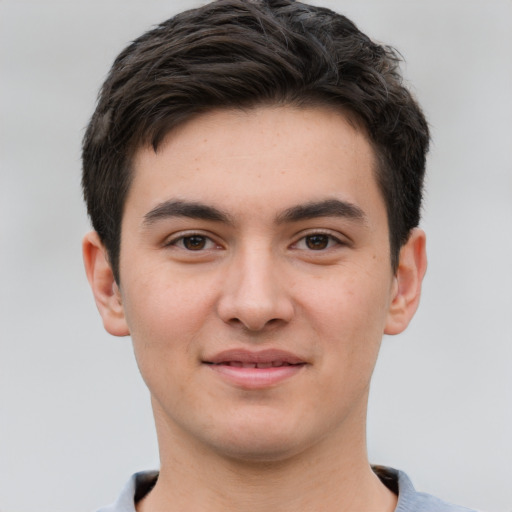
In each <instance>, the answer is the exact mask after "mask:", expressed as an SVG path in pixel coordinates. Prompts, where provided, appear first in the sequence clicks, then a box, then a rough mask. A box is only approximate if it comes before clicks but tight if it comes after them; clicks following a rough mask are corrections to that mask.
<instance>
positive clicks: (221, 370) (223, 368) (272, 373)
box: [208, 364, 305, 389]
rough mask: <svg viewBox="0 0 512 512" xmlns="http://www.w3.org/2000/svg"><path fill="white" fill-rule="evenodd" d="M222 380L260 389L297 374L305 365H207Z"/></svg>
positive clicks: (246, 387)
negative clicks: (253, 366) (264, 366)
mask: <svg viewBox="0 0 512 512" xmlns="http://www.w3.org/2000/svg"><path fill="white" fill-rule="evenodd" d="M208 366H209V367H210V368H211V369H212V370H213V371H214V372H216V373H218V374H219V375H220V376H221V377H222V378H223V379H224V380H227V381H228V382H230V383H231V384H234V385H236V386H239V387H242V388H245V389H262V388H268V387H271V386H274V385H276V384H279V383H280V382H282V381H284V380H286V379H289V378H290V377H293V376H294V375H297V373H299V372H300V371H301V370H302V369H303V368H304V366H305V365H303V364H297V365H289V366H276V367H271V368H243V367H238V366H228V365H225V364H210V365H208Z"/></svg>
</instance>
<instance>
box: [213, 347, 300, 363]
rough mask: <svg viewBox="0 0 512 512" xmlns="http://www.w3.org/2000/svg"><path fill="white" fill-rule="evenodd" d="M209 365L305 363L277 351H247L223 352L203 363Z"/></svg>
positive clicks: (293, 356)
mask: <svg viewBox="0 0 512 512" xmlns="http://www.w3.org/2000/svg"><path fill="white" fill-rule="evenodd" d="M203 362H204V363H209V364H222V363H230V362H240V363H246V364H258V363H286V364H305V363H306V361H305V360H304V359H302V358H300V357H299V356H296V355H295V354H292V353H291V352H287V351H285V350H278V349H266V350H258V351H252V350H247V349H236V348H235V349H231V350H224V351H222V352H219V353H217V354H215V355H214V356H213V357H209V358H207V359H205V360H204V361H203Z"/></svg>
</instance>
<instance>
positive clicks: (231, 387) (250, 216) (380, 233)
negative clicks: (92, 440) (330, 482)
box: [100, 107, 412, 460]
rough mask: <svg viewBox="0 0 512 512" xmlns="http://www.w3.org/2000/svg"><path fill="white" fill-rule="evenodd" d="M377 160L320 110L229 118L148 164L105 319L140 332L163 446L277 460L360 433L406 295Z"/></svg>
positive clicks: (132, 204) (189, 133) (170, 146)
mask: <svg viewBox="0 0 512 512" xmlns="http://www.w3.org/2000/svg"><path fill="white" fill-rule="evenodd" d="M374 165H375V163H374V155H373V152H372V149H371V147H370V145H369V143H368V141H367V140H366V138H365V136H364V135H363V134H362V133H361V132H360V131H358V130H357V129H355V128H354V127H353V126H352V125H351V124H349V123H348V122H347V121H346V120H345V119H344V118H343V117H342V115H341V114H339V113H333V112H329V111H327V110H323V109H316V108H315V109H293V108H291V107H279V108H270V107H269V108H258V109H254V110H250V111H246V112H242V111H225V110H224V111H216V112H212V113H209V114H207V115H203V116H202V117H199V118H196V119H194V120H192V121H190V122H188V123H186V124H184V125H183V126H181V127H180V128H179V129H177V130H175V131H174V132H172V133H171V134H170V135H169V136H168V137H167V139H166V140H165V142H164V143H163V144H162V146H161V147H160V148H159V149H158V151H157V152H156V153H155V152H154V151H153V150H152V149H151V148H142V149H140V150H139V151H138V153H137V154H136V156H135V159H134V180H133V183H132V185H131V189H130V192H129V195H128V197H127V201H126V205H125V213H124V217H123V223H122V240H121V253H120V254H121V257H120V287H119V290H117V289H116V290H115V293H114V295H116V296H117V300H118V303H119V310H118V313H117V320H116V321H117V324H115V325H116V327H114V324H113V323H111V321H110V320H109V317H108V314H107V315H105V314H104V320H105V325H106V327H107V329H108V330H110V331H111V332H113V333H115V334H125V332H123V329H125V330H126V333H128V332H129V333H130V335H131V336H132V339H133V344H134V350H135V355H136V358H137V362H138V365H139V367H140V371H141V373H142V376H143V378H144V380H145V382H146V383H147V385H148V387H149V389H150V392H151V395H152V400H153V406H154V410H155V415H156V417H157V428H158V430H159V437H160V438H162V436H164V437H165V436H167V437H172V438H173V439H176V438H178V439H180V441H181V442H182V443H185V444H186V443H194V444H195V445H196V446H200V447H202V448H203V449H207V450H212V451H213V452H215V453H219V454H222V455H226V456H229V457H237V458H241V459H244V458H245V459H265V460H275V459H279V458H283V457H287V456H291V455H293V454H296V453H299V452H300V451H301V450H306V449H310V448H312V447H314V446H318V445H320V444H322V443H323V444H325V443H327V444H328V443H333V444H334V443H340V442H345V444H347V445H348V444H349V443H350V442H355V440H356V439H359V438H360V437H361V436H362V437H364V433H363V432H364V422H365V410H366V403H367V393H368V386H369V381H370V377H371V373H372V370H373V367H374V364H375V360H376V357H377V353H378V349H379V345H380V342H381V338H382V335H383V333H384V332H386V330H392V328H391V327H390V325H391V324H392V323H393V314H394V313H393V311H394V310H393V308H394V306H393V305H394V304H395V303H396V300H397V299H396V297H397V295H399V293H400V286H399V285H398V284H397V278H396V276H394V275H393V273H392V270H391V263H390V248H389V236H388V226H387V218H386V208H385V205H384V201H383V198H382V196H381V194H380V192H379V190H378V188H377V185H376V182H375V178H374ZM100 309H101V308H100ZM411 316H412V315H411ZM120 325H121V327H119V326H120ZM123 325H125V326H126V327H125V328H123V327H122V326H123ZM340 440H341V441H340ZM160 441H161V444H162V439H160Z"/></svg>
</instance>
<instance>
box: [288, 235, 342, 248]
mask: <svg viewBox="0 0 512 512" xmlns="http://www.w3.org/2000/svg"><path fill="white" fill-rule="evenodd" d="M336 245H342V242H341V241H340V240H339V239H337V238H336V237H334V236H332V235H328V234H326V233H311V234H310V235H306V236H304V237H302V238H301V239H300V240H299V241H298V242H297V243H296V244H295V245H294V248H295V249H302V250H310V251H323V250H325V249H330V248H331V247H334V246H336Z"/></svg>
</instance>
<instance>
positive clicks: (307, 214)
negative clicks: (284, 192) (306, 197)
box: [276, 199, 367, 224]
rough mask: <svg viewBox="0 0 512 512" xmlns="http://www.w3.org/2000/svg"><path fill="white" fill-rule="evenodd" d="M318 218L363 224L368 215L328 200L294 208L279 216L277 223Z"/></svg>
mask: <svg viewBox="0 0 512 512" xmlns="http://www.w3.org/2000/svg"><path fill="white" fill-rule="evenodd" d="M317 217H345V218H348V219H352V220H357V221H360V222H363V223H366V222H367V217H366V214H365V213H364V211H363V210H362V209H361V208H359V206H357V205H355V204H353V203H349V202H347V201H340V200H338V199H326V200H324V201H314V202H310V203H306V204H301V205H297V206H292V207H291V208H288V209H287V210H285V211H284V212H283V213H281V214H279V215H278V216H277V218H276V223H277V224H283V223H286V222H298V221H302V220H309V219H316V218H317Z"/></svg>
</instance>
